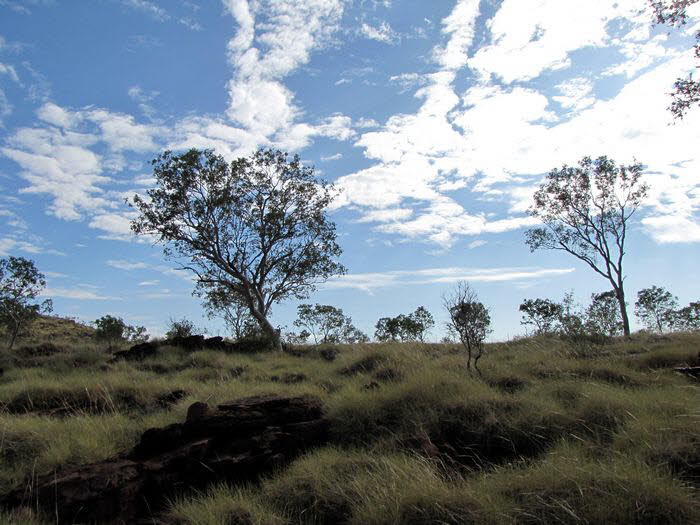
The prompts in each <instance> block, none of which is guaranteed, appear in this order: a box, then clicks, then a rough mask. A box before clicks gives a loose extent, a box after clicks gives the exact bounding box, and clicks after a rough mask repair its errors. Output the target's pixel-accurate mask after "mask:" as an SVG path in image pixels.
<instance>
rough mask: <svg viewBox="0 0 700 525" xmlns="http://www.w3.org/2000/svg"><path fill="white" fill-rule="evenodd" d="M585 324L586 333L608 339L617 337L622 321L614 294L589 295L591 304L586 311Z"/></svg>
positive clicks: (609, 292)
mask: <svg viewBox="0 0 700 525" xmlns="http://www.w3.org/2000/svg"><path fill="white" fill-rule="evenodd" d="M586 324H587V328H588V331H589V332H590V333H592V334H603V335H607V336H608V337H614V336H616V335H619V333H620V332H621V331H622V321H621V319H620V309H619V307H618V304H617V299H616V298H615V292H612V291H608V292H602V293H594V294H592V295H591V304H590V305H589V306H588V308H587V309H586Z"/></svg>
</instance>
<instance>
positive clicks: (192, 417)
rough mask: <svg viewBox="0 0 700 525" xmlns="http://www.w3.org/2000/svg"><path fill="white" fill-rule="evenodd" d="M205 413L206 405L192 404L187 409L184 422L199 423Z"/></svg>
mask: <svg viewBox="0 0 700 525" xmlns="http://www.w3.org/2000/svg"><path fill="white" fill-rule="evenodd" d="M207 412H209V405H207V404H206V403H202V402H200V401H197V402H196V403H192V404H191V405H190V408H188V409H187V419H186V420H185V422H187V423H193V422H195V421H199V420H200V419H202V418H203V417H204V416H205V415H207Z"/></svg>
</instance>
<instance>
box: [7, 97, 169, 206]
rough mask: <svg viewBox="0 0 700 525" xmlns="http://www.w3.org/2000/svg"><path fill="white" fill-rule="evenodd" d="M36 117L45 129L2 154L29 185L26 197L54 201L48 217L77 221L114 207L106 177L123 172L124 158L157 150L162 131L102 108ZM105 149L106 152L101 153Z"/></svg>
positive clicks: (26, 133)
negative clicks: (42, 196) (127, 155)
mask: <svg viewBox="0 0 700 525" xmlns="http://www.w3.org/2000/svg"><path fill="white" fill-rule="evenodd" d="M37 116H38V117H39V119H40V120H41V121H43V123H45V125H44V126H37V127H25V128H19V129H18V130H16V131H15V132H14V133H13V134H12V135H10V136H9V137H8V138H7V141H6V145H5V146H4V147H2V148H0V153H2V154H3V155H4V156H6V157H8V158H10V159H11V160H13V161H14V162H16V163H17V164H18V165H19V166H20V168H21V171H20V172H19V175H20V177H21V178H23V179H24V180H25V181H26V182H27V183H28V185H27V186H26V187H24V188H22V189H21V190H20V191H21V192H22V193H30V194H47V195H49V196H51V197H52V202H51V204H50V205H49V209H48V211H49V213H50V214H52V215H55V216H56V217H58V218H61V219H65V220H77V219H80V218H81V217H82V215H83V214H84V213H88V214H90V215H93V214H98V213H100V212H101V211H103V210H105V209H110V208H113V207H114V206H115V202H114V201H113V199H110V198H109V196H108V195H107V194H106V192H105V189H104V187H105V186H106V185H108V184H109V183H110V182H111V178H110V177H109V176H108V175H106V174H105V172H108V171H120V170H122V169H123V167H124V162H123V159H122V157H121V154H123V153H125V152H136V153H144V152H148V151H154V150H156V149H157V148H158V146H157V144H156V139H155V137H156V136H157V135H158V134H159V133H161V130H160V129H159V128H156V127H153V126H146V125H143V124H138V123H136V122H135V121H134V118H133V117H131V116H129V115H124V114H120V113H113V112H110V111H107V110H103V109H82V110H71V109H66V108H62V107H60V106H58V105H56V104H54V103H50V102H49V103H46V104H43V105H42V106H41V107H40V108H39V109H38V111H37ZM99 149H102V150H103V151H102V152H99V151H97V150H99Z"/></svg>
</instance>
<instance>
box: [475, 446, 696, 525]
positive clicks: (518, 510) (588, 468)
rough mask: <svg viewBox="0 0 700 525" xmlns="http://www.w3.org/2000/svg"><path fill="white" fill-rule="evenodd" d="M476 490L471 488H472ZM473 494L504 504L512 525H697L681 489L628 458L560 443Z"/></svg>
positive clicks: (690, 499)
mask: <svg viewBox="0 0 700 525" xmlns="http://www.w3.org/2000/svg"><path fill="white" fill-rule="evenodd" d="M475 488H476V487H475ZM478 489H479V490H484V491H486V492H488V493H492V494H494V493H495V494H499V495H501V496H502V497H503V498H504V499H506V500H510V505H509V508H508V509H507V512H508V514H510V515H511V516H512V519H513V521H515V522H517V523H531V524H535V523H543V524H544V523H572V524H574V523H582V524H583V523H668V524H672V523H677V524H681V523H697V522H698V520H700V507H698V503H697V501H695V498H694V496H693V492H692V491H691V489H689V488H688V487H687V486H684V485H683V484H682V483H680V482H678V481H677V480H675V479H673V478H671V477H669V476H666V475H664V474H662V473H659V472H658V471H656V470H654V469H652V468H650V467H649V466H647V465H644V464H643V463H641V462H638V461H634V460H630V459H628V458H613V459H606V460H599V459H591V458H589V457H588V456H587V454H586V451H585V449H584V448H583V447H581V446H575V445H570V444H566V443H564V444H562V445H561V446H559V447H557V449H555V450H553V451H552V452H550V454H549V455H548V456H547V457H546V458H545V459H544V460H543V461H541V462H540V463H538V464H536V465H531V466H520V467H515V468H513V467H508V468H503V469H499V470H497V471H495V472H493V473H491V474H488V475H486V476H484V477H482V478H481V480H479V482H478Z"/></svg>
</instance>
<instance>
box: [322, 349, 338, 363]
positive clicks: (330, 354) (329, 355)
mask: <svg viewBox="0 0 700 525" xmlns="http://www.w3.org/2000/svg"><path fill="white" fill-rule="evenodd" d="M318 353H319V354H320V355H321V357H322V358H323V359H325V360H326V361H335V358H336V357H338V354H339V353H340V351H339V350H338V349H337V348H321V350H319V352H318Z"/></svg>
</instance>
